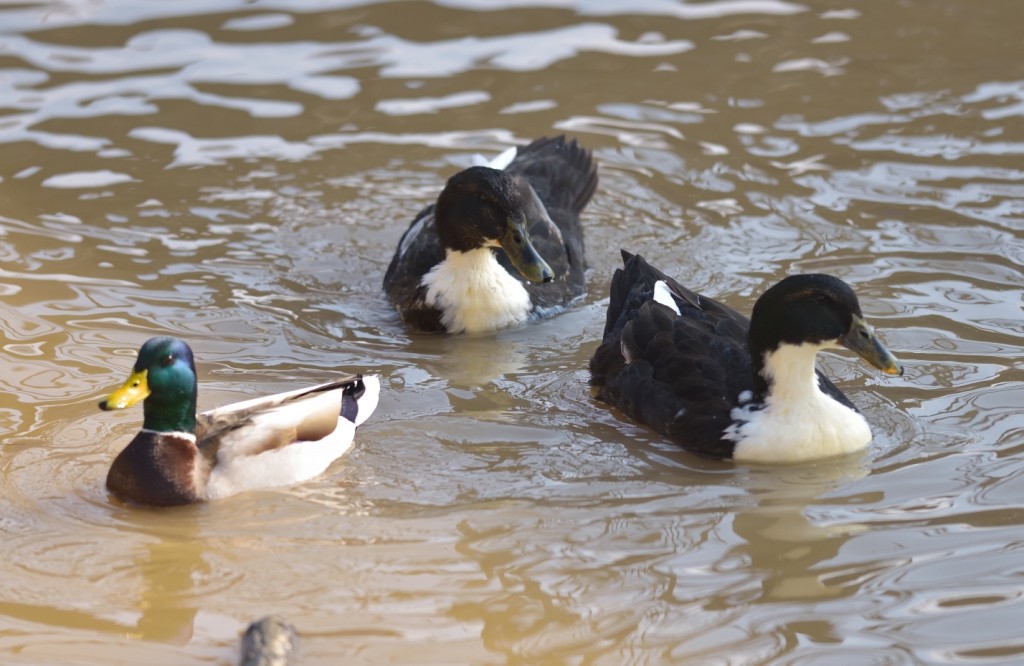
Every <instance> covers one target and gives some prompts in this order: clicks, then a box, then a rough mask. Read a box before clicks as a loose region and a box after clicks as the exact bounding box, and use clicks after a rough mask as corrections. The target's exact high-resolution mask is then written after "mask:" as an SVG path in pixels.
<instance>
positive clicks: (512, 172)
mask: <svg viewBox="0 0 1024 666" xmlns="http://www.w3.org/2000/svg"><path fill="white" fill-rule="evenodd" d="M597 180H598V177H597V164H596V162H595V161H594V160H593V157H592V155H591V152H590V151H589V150H587V149H584V148H582V147H581V146H579V145H578V144H577V142H576V141H575V140H572V141H570V140H567V139H566V137H565V136H564V135H562V136H556V137H552V138H547V137H545V138H540V139H537V140H535V141H533V142H532V143H530V144H529V145H526V146H522V147H517V148H515V149H514V150H511V149H510V150H508V151H505V152H504V153H502V155H500V156H499V157H498V158H497V159H495V160H492V161H491V162H490V163H489V164H487V165H474V166H471V167H469V168H467V169H464V170H462V171H460V172H458V173H456V174H455V175H453V176H452V177H451V178H449V179H448V181H447V182H446V183H445V186H444V188H443V189H442V190H441V193H440V195H438V197H437V201H436V202H435V203H433V204H431V205H429V206H427V207H426V208H424V209H423V210H422V211H420V213H419V214H418V215H417V216H416V217H415V218H414V219H413V221H412V223H410V225H409V227H408V229H406V231H405V233H403V234H402V237H401V239H400V241H399V243H398V248H397V249H396V250H395V254H394V256H393V257H392V259H391V263H390V264H389V265H388V269H387V271H386V273H385V274H384V292H385V294H386V295H387V298H388V300H389V301H390V302H391V303H392V304H393V305H394V306H395V308H396V309H397V311H398V314H399V316H400V317H401V319H402V320H403V321H404V322H405V323H406V324H408V325H409V326H411V327H412V328H413V329H415V330H418V331H421V332H430V333H444V332H447V333H484V332H491V331H496V330H499V329H503V328H508V327H512V326H517V325H520V324H523V323H524V322H526V321H527V320H530V319H531V318H541V317H546V316H549V315H552V314H554V313H556V312H560V311H562V310H564V309H566V308H567V307H569V306H570V305H571V304H572V303H573V302H574V301H576V299H578V298H580V297H581V296H582V295H583V293H584V289H585V287H586V277H585V271H586V267H587V266H586V259H585V257H584V248H583V227H582V225H581V223H580V213H581V212H582V210H583V209H584V207H586V205H587V203H588V202H589V201H590V199H591V197H593V195H594V191H595V190H596V188H597Z"/></svg>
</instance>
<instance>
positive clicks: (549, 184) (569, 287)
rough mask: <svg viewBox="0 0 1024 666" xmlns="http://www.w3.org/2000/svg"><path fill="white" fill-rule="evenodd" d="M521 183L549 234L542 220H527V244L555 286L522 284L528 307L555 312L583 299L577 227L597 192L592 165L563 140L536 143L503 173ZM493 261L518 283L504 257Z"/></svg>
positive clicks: (585, 153)
mask: <svg viewBox="0 0 1024 666" xmlns="http://www.w3.org/2000/svg"><path fill="white" fill-rule="evenodd" d="M505 171H506V172H508V173H509V174H510V175H512V176H514V177H517V179H520V192H522V194H523V197H524V200H525V199H526V197H527V193H526V192H524V191H523V190H524V188H523V185H522V182H523V181H525V182H526V183H528V184H529V186H530V187H531V188H532V189H533V191H534V193H536V195H537V198H538V199H539V200H540V201H541V203H543V205H544V208H545V210H546V211H547V215H548V217H549V218H550V219H551V221H552V222H554V225H555V226H554V228H552V226H551V224H549V223H548V221H547V220H546V219H544V218H543V216H542V215H538V214H531V213H530V210H529V208H528V209H527V217H528V218H529V220H530V227H529V230H530V240H531V242H532V243H533V246H534V247H535V248H536V249H537V252H538V253H539V254H540V256H542V257H544V260H545V261H546V262H548V265H549V266H550V267H551V269H552V270H553V271H554V272H555V280H554V282H552V283H547V284H530V283H525V282H524V285H525V286H526V290H527V292H529V294H530V298H531V300H532V301H533V304H534V307H541V308H547V307H558V306H562V305H566V304H567V303H568V302H569V301H570V300H572V299H573V298H576V297H577V296H579V295H581V294H582V293H583V290H584V287H585V286H586V278H585V276H584V272H585V271H586V268H587V264H586V258H585V256H584V249H583V227H582V225H581V223H580V213H581V212H582V211H583V209H584V208H585V207H586V205H587V204H588V203H589V202H590V199H591V198H592V197H593V196H594V191H595V190H596V189H597V164H596V163H595V162H594V160H593V156H592V155H591V153H590V151H589V150H587V149H585V148H582V147H580V145H579V144H577V143H576V141H575V140H572V141H566V139H565V137H564V136H557V137H552V138H543V139H537V140H536V141H534V142H533V143H531V144H529V145H527V146H525V147H523V148H520V149H519V150H518V151H517V152H516V157H515V159H513V160H512V163H511V164H509V165H508V167H507V168H506V169H505ZM499 261H500V262H501V264H502V265H503V266H504V267H505V270H507V271H509V272H510V273H511V274H513V275H515V276H516V277H519V275H518V273H517V272H516V271H515V269H514V268H512V266H511V264H510V263H508V259H507V258H505V256H504V255H500V256H499Z"/></svg>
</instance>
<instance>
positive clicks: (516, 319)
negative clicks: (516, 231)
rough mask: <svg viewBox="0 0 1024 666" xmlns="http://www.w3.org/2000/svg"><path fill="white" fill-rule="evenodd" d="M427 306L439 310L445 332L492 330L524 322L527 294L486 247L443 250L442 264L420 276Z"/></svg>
mask: <svg viewBox="0 0 1024 666" xmlns="http://www.w3.org/2000/svg"><path fill="white" fill-rule="evenodd" d="M422 284H423V286H425V287H426V288H427V298H426V301H427V305H430V306H432V307H435V308H438V309H439V310H440V311H441V323H443V324H444V327H445V329H447V330H448V332H449V333H463V332H465V333H479V332H483V331H494V330H497V329H499V328H505V327H506V326H512V325H515V324H518V323H521V322H523V321H525V320H526V318H527V317H529V315H530V311H531V310H532V309H533V304H532V302H531V301H530V295H529V294H528V293H527V291H526V289H525V288H524V287H523V285H522V283H521V282H519V280H517V279H515V278H514V277H512V276H511V275H510V274H509V272H508V271H506V270H505V269H504V268H502V266H501V264H499V263H498V260H497V259H495V257H494V252H493V251H492V250H491V248H489V247H480V248H477V249H475V250H470V251H468V252H459V251H457V250H451V249H449V250H445V258H444V261H442V262H441V263H439V264H438V265H437V266H434V268H432V269H431V270H430V272H429V273H427V274H426V275H424V276H423V281H422Z"/></svg>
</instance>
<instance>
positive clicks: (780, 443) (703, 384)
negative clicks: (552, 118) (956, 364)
mask: <svg viewBox="0 0 1024 666" xmlns="http://www.w3.org/2000/svg"><path fill="white" fill-rule="evenodd" d="M622 261H623V267H622V268H617V269H616V270H615V273H614V275H613V276H612V280H611V289H610V296H609V303H608V310H607V316H606V319H605V328H604V335H603V338H602V341H601V343H600V344H599V345H598V347H597V349H596V350H595V352H594V354H593V357H592V358H591V359H590V375H591V377H590V383H591V386H592V388H593V390H594V392H595V397H596V398H597V399H598V400H599V401H602V402H605V403H607V404H609V405H611V406H613V407H615V408H616V409H618V410H620V411H621V412H622V413H624V414H625V415H627V416H628V417H629V418H631V419H633V420H635V421H637V422H639V423H641V424H644V425H646V426H648V427H650V428H652V429H653V430H655V431H656V432H658V433H660V434H662V435H664V436H666V437H668V438H670V439H672V440H673V441H674V442H676V443H677V444H678V445H680V446H681V447H682V448H684V449H686V450H688V451H691V452H693V453H697V454H701V455H704V456H709V457H714V458H721V459H733V460H735V461H741V462H752V463H799V462H805V461H810V460H816V459H822V458H830V457H834V456H841V455H847V454H851V453H854V452H856V451H860V450H862V449H864V448H866V447H867V446H868V444H869V443H870V442H871V437H872V435H871V428H870V427H869V425H868V422H867V420H866V419H865V418H864V416H863V415H862V414H861V413H860V412H859V410H858V409H857V408H856V406H854V404H853V403H852V402H851V401H850V400H849V398H847V397H846V396H845V395H844V394H843V393H842V391H840V390H839V389H838V388H837V387H836V386H835V385H834V384H833V383H832V382H831V381H829V379H828V378H827V377H825V375H823V374H822V373H821V372H820V371H819V370H817V369H816V368H815V359H816V357H817V354H818V352H819V351H822V350H824V349H830V348H836V347H845V348H846V349H849V350H850V351H852V352H854V353H855V354H857V355H858V356H859V357H860V358H862V359H863V360H864V361H865V362H867V363H868V364H870V365H871V366H873V367H875V368H877V369H878V370H880V371H882V372H884V373H886V374H888V375H902V374H903V366H902V365H901V364H900V362H899V361H898V360H896V358H895V356H893V354H892V353H891V352H890V351H889V350H888V349H887V348H886V347H885V345H884V344H883V343H882V341H881V340H880V339H879V337H878V335H877V334H876V333H875V330H874V329H873V328H872V327H871V325H870V324H868V323H867V321H865V319H864V315H863V314H862V312H861V309H860V303H859V301H858V300H857V295H856V294H855V293H854V291H853V289H852V288H851V287H850V285H848V284H846V283H845V282H843V281H842V280H840V279H839V278H837V277H834V276H831V275H825V274H810V273H808V274H797V275H790V276H788V277H785V278H783V279H782V280H780V281H779V282H778V283H776V284H775V285H773V286H771V287H770V288H769V289H767V290H766V291H765V292H764V293H762V294H761V296H760V297H759V298H758V299H757V301H756V302H755V304H754V308H753V311H752V312H751V315H750V319H749V320H748V319H747V318H746V317H744V316H743V315H741V314H740V313H738V312H736V311H735V310H733V309H731V308H729V307H728V306H726V305H723V304H721V303H719V302H717V301H715V300H713V299H711V298H708V297H707V296H703V295H701V294H698V293H695V292H693V291H691V290H689V289H687V288H686V287H684V286H682V285H681V284H679V283H678V282H677V281H675V280H674V279H672V278H671V277H669V276H667V275H665V274H664V273H663V272H661V271H660V270H658V269H657V268H655V267H653V266H651V265H650V264H648V263H647V262H646V261H645V260H644V258H643V257H642V256H641V255H638V254H631V253H629V252H626V251H622Z"/></svg>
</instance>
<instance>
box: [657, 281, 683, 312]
mask: <svg viewBox="0 0 1024 666" xmlns="http://www.w3.org/2000/svg"><path fill="white" fill-rule="evenodd" d="M654 300H655V302H657V303H661V304H662V305H664V306H665V307H669V308H672V310H673V312H675V313H676V314H677V315H678V314H680V313H679V307H678V306H677V305H676V301H675V299H674V298H672V290H670V289H669V288H668V283H666V282H665V281H664V280H658V281H657V282H655V283H654Z"/></svg>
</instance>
